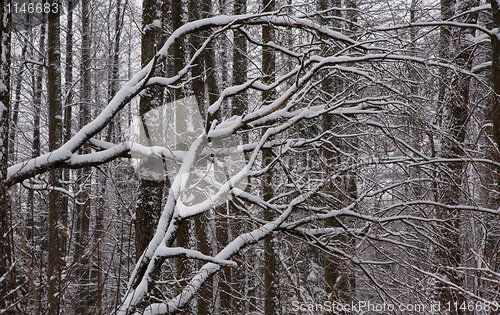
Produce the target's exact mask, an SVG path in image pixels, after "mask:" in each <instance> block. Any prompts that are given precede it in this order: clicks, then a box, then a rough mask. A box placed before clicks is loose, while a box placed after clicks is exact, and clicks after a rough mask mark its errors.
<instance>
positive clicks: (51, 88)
mask: <svg viewBox="0 0 500 315" xmlns="http://www.w3.org/2000/svg"><path fill="white" fill-rule="evenodd" d="M48 18H49V22H48V42H47V44H48V63H49V65H48V81H47V89H48V101H49V117H48V121H49V150H50V151H54V150H56V149H57V148H59V147H60V146H61V144H62V133H61V130H62V103H61V53H60V51H61V44H60V37H59V36H60V21H59V12H58V13H54V12H52V11H51V12H50V13H49V17H48ZM49 176H50V182H49V183H50V185H51V186H53V187H60V186H61V178H62V172H61V169H58V168H54V169H52V170H51V171H50V175H49ZM65 211H66V209H63V208H62V198H61V193H59V192H57V191H56V190H52V191H51V192H50V193H49V231H48V233H49V236H48V267H47V278H48V302H49V310H48V314H49V315H55V314H59V313H60V303H61V302H62V300H61V298H62V295H61V293H62V292H61V290H60V288H61V285H62V284H61V272H62V268H63V263H62V259H61V256H62V255H63V254H64V251H63V244H64V242H63V240H62V237H61V233H60V232H59V228H60V225H59V224H60V223H63V224H64V223H65V218H66V215H65V213H64V212H65Z"/></svg>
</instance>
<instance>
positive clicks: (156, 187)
mask: <svg viewBox="0 0 500 315" xmlns="http://www.w3.org/2000/svg"><path fill="white" fill-rule="evenodd" d="M163 10H164V8H163V6H162V5H161V4H160V3H157V1H154V0H144V1H143V12H142V23H143V35H142V44H141V60H142V65H143V66H144V65H146V64H147V63H148V62H149V61H150V60H151V59H153V57H154V56H155V54H156V50H157V49H158V48H159V47H160V45H161V41H162V30H161V27H158V26H157V25H155V24H154V23H153V22H154V21H155V20H160V21H161V20H162V14H163ZM157 71H158V73H156V74H157V75H158V74H160V72H161V70H159V69H157ZM162 104H163V89H162V88H159V87H153V88H149V89H148V90H146V91H145V93H144V94H143V95H142V97H141V100H140V105H139V113H140V115H141V117H144V115H145V114H146V113H147V112H149V111H150V110H152V109H154V108H157V107H158V106H161V105H162ZM148 127H149V128H151V127H152V126H146V125H145V124H144V129H145V130H148ZM146 137H147V138H148V140H149V141H152V139H151V137H150V135H149V133H147V134H146ZM153 144H155V143H150V145H153ZM145 164H147V165H152V164H154V165H156V166H157V167H155V169H157V170H162V169H163V162H162V160H161V159H158V158H155V157H149V158H148V161H147V162H146V163H145ZM160 176H163V174H161V175H160ZM164 185H165V183H164V181H163V180H162V179H160V178H148V177H143V178H141V191H140V195H139V199H138V201H137V208H136V222H135V235H136V238H135V245H136V247H135V250H136V259H139V258H140V257H141V255H142V253H143V252H144V250H145V249H146V248H147V246H148V244H149V242H150V240H151V238H152V237H153V235H154V232H155V228H156V224H157V222H158V217H159V215H160V213H161V202H162V197H163V187H164Z"/></svg>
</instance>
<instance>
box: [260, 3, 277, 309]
mask: <svg viewBox="0 0 500 315" xmlns="http://www.w3.org/2000/svg"><path fill="white" fill-rule="evenodd" d="M262 8H263V11H264V12H271V11H274V10H275V1H274V0H263V1H262ZM273 40H274V32H273V28H272V26H267V25H266V26H262V42H264V43H268V42H272V41H273ZM275 68H276V57H275V55H274V51H273V50H272V49H271V48H269V47H263V48H262V72H263V73H264V75H265V76H266V78H265V79H264V80H263V81H264V83H265V84H269V83H272V82H273V81H274V80H275ZM273 98H274V95H273V93H270V92H269V91H262V102H263V103H264V104H268V103H270V102H271V101H272V99H273ZM272 161H273V152H272V149H263V150H262V167H263V168H265V167H267V166H269V165H270V164H271V162H272ZM272 183H273V173H272V170H271V169H269V170H268V171H267V172H266V173H265V174H264V176H263V177H262V191H263V193H264V197H263V199H264V201H268V200H270V199H271V198H272V197H273V194H274V192H273V186H272ZM274 218H275V214H274V212H273V211H272V210H271V209H267V208H266V209H264V220H266V221H272V220H273V219H274ZM275 246H276V245H275V241H274V237H273V235H268V236H266V237H265V238H264V290H265V297H264V313H265V314H266V315H271V314H279V313H280V312H281V310H280V303H279V301H280V299H279V291H278V283H277V274H276V267H277V262H276V251H275Z"/></svg>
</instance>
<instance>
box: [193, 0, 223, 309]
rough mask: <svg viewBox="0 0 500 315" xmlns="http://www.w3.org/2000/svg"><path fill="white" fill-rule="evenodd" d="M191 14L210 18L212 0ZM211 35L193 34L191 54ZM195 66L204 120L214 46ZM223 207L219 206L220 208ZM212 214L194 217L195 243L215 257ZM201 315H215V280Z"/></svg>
mask: <svg viewBox="0 0 500 315" xmlns="http://www.w3.org/2000/svg"><path fill="white" fill-rule="evenodd" d="M189 5H190V7H189V15H190V17H191V20H193V21H195V20H199V19H204V18H207V17H209V16H210V13H211V9H212V0H201V1H200V0H191V1H190V3H189ZM207 35H208V33H207V32H202V33H200V34H192V35H191V36H190V42H191V55H194V53H195V52H196V50H198V49H199V48H200V46H201V44H202V42H203V41H204V40H205V39H206V37H207ZM195 63H196V66H195V67H193V68H192V69H191V71H192V76H193V77H194V78H195V79H194V80H193V83H192V90H193V93H194V95H195V97H196V100H197V103H198V108H199V111H200V114H201V116H202V117H203V118H205V115H206V108H207V107H208V106H207V105H210V104H212V103H214V102H215V101H216V100H217V98H218V94H219V91H218V84H217V76H216V73H215V58H214V52H213V44H212V43H210V44H209V45H208V46H207V47H206V48H205V50H204V54H202V55H201V56H200V57H199V58H198V59H197V60H196V62H195ZM204 74H205V75H206V80H203V75H204ZM205 91H206V92H207V94H208V103H209V104H207V102H206V101H205ZM209 121H210V118H209V119H207V126H206V129H208V128H209ZM220 207H221V206H219V208H220ZM210 216H211V212H210V211H207V212H205V213H202V214H200V215H198V216H196V217H195V218H194V228H195V231H196V240H197V248H198V250H199V251H200V252H201V253H203V254H205V255H212V249H213V248H212V243H211V239H212V238H213V237H212V235H211V234H213V233H212V229H211V224H210V220H209V219H210ZM203 265H204V262H202V261H200V262H198V268H201V267H202V266H203ZM197 301H198V309H197V311H198V314H200V315H202V314H213V312H214V298H213V280H212V279H210V280H208V281H206V282H205V284H204V285H203V287H202V288H201V289H200V293H199V295H198V300H197Z"/></svg>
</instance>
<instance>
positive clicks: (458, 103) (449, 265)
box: [436, 0, 479, 314]
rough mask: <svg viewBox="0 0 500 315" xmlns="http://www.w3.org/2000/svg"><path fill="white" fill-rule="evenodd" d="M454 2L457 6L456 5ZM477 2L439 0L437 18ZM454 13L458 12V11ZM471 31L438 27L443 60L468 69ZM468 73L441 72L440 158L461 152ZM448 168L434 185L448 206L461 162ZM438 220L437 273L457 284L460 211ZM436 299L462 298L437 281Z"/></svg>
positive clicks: (471, 18) (457, 196) (456, 200)
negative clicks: (440, 245) (445, 136)
mask: <svg viewBox="0 0 500 315" xmlns="http://www.w3.org/2000/svg"><path fill="white" fill-rule="evenodd" d="M457 4H458V5H457ZM477 5H479V4H478V2H477V1H461V0H459V1H458V3H457V2H455V0H441V18H442V20H443V21H445V20H448V19H450V18H451V17H452V16H453V15H454V14H455V8H457V9H458V11H460V12H465V11H467V10H470V9H471V8H472V7H475V6H477ZM460 12H458V13H460ZM466 18H467V20H466V21H465V22H467V23H471V24H475V23H476V21H477V14H469V15H467V16H466ZM472 32H473V31H472V29H471V30H462V31H460V32H457V31H455V30H452V29H451V28H448V27H444V26H443V27H441V31H440V56H441V57H442V58H446V59H447V60H452V59H454V60H455V62H456V63H457V64H458V66H460V67H463V68H466V69H471V67H472V63H471V62H472V50H471V49H469V48H467V46H468V44H467V43H465V42H462V41H466V37H467V35H472V36H474V35H473V33H472ZM469 81H470V78H469V76H464V75H462V74H453V73H448V72H445V73H444V78H443V79H442V82H441V85H440V95H439V101H440V104H439V106H440V111H439V112H440V122H441V127H442V128H443V130H445V131H446V132H447V134H448V137H449V139H444V141H443V144H442V147H441V153H440V155H441V156H442V157H444V158H460V157H462V156H463V155H464V153H463V151H462V147H461V145H462V144H463V143H464V141H465V136H466V127H467V121H468V118H469V112H468V105H469ZM447 167H448V169H449V170H448V171H446V172H443V175H442V176H441V178H440V182H441V183H442V184H441V185H438V199H439V201H440V202H442V203H444V204H448V205H456V204H460V203H461V201H462V200H461V199H462V193H461V189H462V176H463V174H462V173H463V170H464V167H465V164H464V163H462V162H458V163H450V164H449V165H448V166H447ZM436 211H437V217H438V219H442V220H445V221H444V223H443V224H442V226H441V227H440V231H439V235H440V239H441V240H442V241H441V242H442V247H440V249H439V250H438V257H439V259H440V262H439V264H440V266H439V268H440V269H441V267H444V268H442V269H441V270H439V272H440V273H441V274H442V276H443V277H445V278H447V279H448V281H450V282H452V283H454V284H455V285H457V286H459V287H461V286H462V284H463V279H462V277H461V275H460V271H457V268H458V267H461V265H462V254H461V250H460V248H461V247H460V241H461V240H460V235H461V232H460V211H459V210H448V209H437V210H436ZM438 294H439V299H440V301H442V303H443V304H444V303H447V302H450V303H451V304H452V305H453V303H455V302H456V303H458V305H461V304H462V303H463V302H465V301H466V299H465V297H464V296H463V294H462V293H460V292H459V291H457V290H455V289H453V288H450V287H448V285H447V284H446V283H440V287H439V289H438ZM452 312H453V314H466V312H464V311H463V310H461V309H453V310H452Z"/></svg>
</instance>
